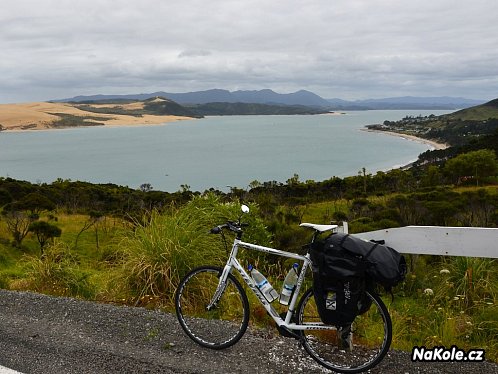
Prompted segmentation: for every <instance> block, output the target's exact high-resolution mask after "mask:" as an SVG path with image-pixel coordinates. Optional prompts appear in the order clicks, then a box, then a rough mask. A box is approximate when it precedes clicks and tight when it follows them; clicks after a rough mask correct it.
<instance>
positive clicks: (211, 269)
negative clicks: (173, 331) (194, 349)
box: [175, 266, 249, 349]
mask: <svg viewBox="0 0 498 374" xmlns="http://www.w3.org/2000/svg"><path fill="white" fill-rule="evenodd" d="M222 271H223V270H222V269H221V268H219V267H215V266H202V267H199V268H196V269H193V270H192V271H190V272H189V273H188V274H187V275H186V276H185V277H184V278H183V279H182V281H181V282H180V284H179V286H178V288H177V290H176V294H175V309H176V315H177V318H178V321H179V322H180V325H181V327H182V329H183V331H185V333H186V334H187V335H188V336H189V337H190V338H191V339H192V340H193V341H195V342H196V343H198V344H200V345H201V346H203V347H206V348H211V349H223V348H227V347H229V346H231V345H233V344H235V343H237V342H238V341H239V339H240V338H241V337H242V336H243V335H244V333H245V331H246V329H247V325H248V323H249V302H248V300H247V295H246V293H245V291H244V289H243V288H242V286H241V285H240V283H239V281H238V280H237V279H236V278H235V277H234V276H233V275H232V274H228V278H227V285H226V288H225V291H224V292H223V294H222V296H221V298H220V300H219V301H218V303H217V305H216V306H215V308H213V309H211V310H207V308H206V306H207V305H208V304H209V303H210V302H211V300H212V298H213V295H214V294H215V291H216V289H217V286H218V282H219V278H220V276H221V273H222Z"/></svg>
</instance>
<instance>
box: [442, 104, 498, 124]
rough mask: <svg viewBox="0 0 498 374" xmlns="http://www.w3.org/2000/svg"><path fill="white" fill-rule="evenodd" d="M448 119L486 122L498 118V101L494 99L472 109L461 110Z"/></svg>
mask: <svg viewBox="0 0 498 374" xmlns="http://www.w3.org/2000/svg"><path fill="white" fill-rule="evenodd" d="M447 117H449V118H451V119H460V120H473V121H484V120H487V119H490V118H498V99H494V100H491V101H488V102H487V103H484V104H482V105H477V106H474V107H471V108H467V109H463V110H459V111H458V112H455V113H452V114H450V115H448V116H447Z"/></svg>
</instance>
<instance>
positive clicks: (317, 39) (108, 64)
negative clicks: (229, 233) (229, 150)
mask: <svg viewBox="0 0 498 374" xmlns="http://www.w3.org/2000/svg"><path fill="white" fill-rule="evenodd" d="M497 16H498V1H497V0H468V1H463V0H462V1H461V0H410V1H408V0H407V1H404V0H364V1H359V0H317V1H306V0H300V1H292V0H283V1H279V0H271V1H270V0H250V1H246V0H232V1H229V0H196V1H194V0H176V1H169V0H134V1H127V0H112V1H110V0H100V1H96V0H83V1H79V0H1V8H0V53H1V54H0V103H13V102H29V101H44V100H50V99H58V98H67V97H72V96H75V95H92V94H127V93H149V92H154V91H167V92H188V91H197V90H205V89H211V88H223V89H227V90H231V91H233V90H239V89H241V90H248V89H249V90H254V89H263V88H270V89H273V90H274V91H276V92H280V93H288V92H294V91H297V90H300V89H305V90H309V91H312V92H315V93H317V94H318V95H320V96H322V97H324V98H342V99H348V100H352V99H366V98H384V97H394V96H406V95H410V96H460V97H465V98H472V99H486V100H488V99H494V98H497V97H498V22H497Z"/></svg>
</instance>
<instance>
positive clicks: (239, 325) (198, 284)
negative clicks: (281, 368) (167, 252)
mask: <svg viewBox="0 0 498 374" xmlns="http://www.w3.org/2000/svg"><path fill="white" fill-rule="evenodd" d="M242 212H243V213H249V208H248V207H247V206H245V205H243V206H242ZM241 217H242V215H241V216H239V219H238V221H236V222H234V221H228V222H227V223H225V224H222V225H219V226H216V227H214V228H213V229H211V233H214V234H219V233H221V234H223V230H226V229H227V230H229V231H231V232H233V233H235V239H234V241H233V245H232V248H231V252H230V255H229V257H228V260H227V262H226V264H225V266H224V267H223V268H221V267H217V266H201V267H198V268H196V269H193V270H192V271H190V272H189V273H188V274H187V275H186V276H185V277H184V278H183V279H182V281H181V282H180V284H179V286H178V289H177V291H176V294H175V308H176V314H177V317H178V321H179V322H180V325H181V327H182V329H183V330H184V331H185V333H186V334H187V335H188V336H189V337H190V338H191V339H192V340H193V341H195V342H196V343H198V344H200V345H201V346H203V347H206V348H211V349H223V348H227V347H229V346H231V345H233V344H235V343H236V342H237V341H239V340H240V338H242V336H243V335H244V333H245V332H246V329H247V326H248V323H249V301H248V298H247V295H246V292H245V290H244V288H243V287H242V285H241V283H240V282H239V280H238V279H237V278H236V277H235V276H234V274H233V273H234V270H235V271H236V272H238V273H239V274H240V276H241V278H242V280H243V281H244V282H245V283H246V285H247V286H248V288H249V289H250V290H251V291H252V292H253V293H254V294H255V295H256V297H257V299H258V300H259V302H260V303H261V304H262V305H263V307H264V308H265V309H266V311H267V312H268V314H269V315H270V316H271V317H272V318H273V320H274V321H275V323H276V325H277V328H278V330H279V332H280V333H281V334H282V335H284V336H287V337H293V338H296V339H298V340H299V342H300V343H301V345H302V346H303V347H304V349H305V350H306V351H307V352H308V354H309V355H310V356H311V357H312V358H313V359H314V360H315V361H317V362H318V363H319V364H321V365H322V366H324V367H326V368H328V369H330V370H334V371H337V372H342V373H359V372H362V371H365V370H368V369H370V368H372V367H374V366H375V365H377V364H378V363H379V362H380V361H381V360H382V359H383V358H384V356H385V355H386V353H387V352H388V350H389V347H390V344H391V339H392V323H391V317H390V315H389V312H388V310H387V308H386V306H385V304H384V302H383V301H382V299H381V298H380V296H379V295H378V294H377V293H376V292H373V291H372V290H368V289H367V291H366V296H367V297H368V298H369V299H370V301H371V307H370V309H369V310H368V311H367V312H365V313H364V314H361V315H358V316H357V317H356V318H355V320H354V322H353V323H352V325H351V326H350V329H349V328H348V329H343V328H339V329H338V328H337V327H335V326H332V325H325V324H324V323H322V321H321V320H320V317H319V315H318V312H317V307H316V304H315V299H314V297H313V288H310V289H308V290H307V291H305V292H304V293H303V295H302V296H301V298H300V299H299V302H298V297H299V294H300V291H301V287H302V285H303V283H304V281H305V276H306V272H307V270H308V269H311V259H310V255H309V253H306V255H299V254H297V253H292V252H286V251H281V250H278V249H275V248H270V247H264V246H260V245H256V244H252V243H248V242H243V241H242V235H243V227H245V226H247V224H246V223H242V222H241ZM300 226H301V227H306V228H310V229H312V230H314V233H313V237H312V239H311V242H312V243H313V242H314V241H315V240H316V238H317V237H318V236H319V235H320V234H322V233H325V232H330V231H334V230H335V231H337V227H338V226H337V225H316V224H311V223H302V224H301V225H300ZM223 237H224V236H223ZM240 248H244V249H248V250H255V251H260V252H264V253H270V254H272V255H277V256H282V257H287V258H292V259H294V260H297V261H300V262H302V266H301V270H300V271H299V274H298V280H297V284H296V286H295V289H294V292H293V294H292V296H291V298H290V301H289V305H288V307H287V311H286V312H285V313H282V315H280V314H279V313H278V312H277V311H276V310H275V308H274V307H273V305H272V304H271V303H270V302H268V301H267V300H266V298H265V297H264V295H263V293H262V292H261V291H260V289H259V288H258V287H257V286H256V283H255V282H254V280H253V279H252V277H251V276H250V275H249V274H248V273H247V272H246V271H245V269H244V268H243V267H242V265H241V264H240V263H239V261H238V260H237V254H238V251H239V249H240ZM296 305H297V309H295V307H296ZM344 334H347V336H344ZM344 339H349V340H348V345H347V346H346V347H345V346H344V344H343V343H344Z"/></svg>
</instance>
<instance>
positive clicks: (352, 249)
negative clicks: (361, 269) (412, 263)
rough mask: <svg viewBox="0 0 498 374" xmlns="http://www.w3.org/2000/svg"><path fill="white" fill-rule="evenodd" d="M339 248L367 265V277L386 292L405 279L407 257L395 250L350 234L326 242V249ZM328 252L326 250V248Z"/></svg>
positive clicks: (333, 237) (339, 234)
mask: <svg viewBox="0 0 498 374" xmlns="http://www.w3.org/2000/svg"><path fill="white" fill-rule="evenodd" d="M327 246H328V247H337V246H339V247H340V248H342V249H343V250H345V251H347V252H348V253H350V254H351V255H353V256H355V257H356V258H358V259H360V260H361V261H362V262H363V263H365V266H366V267H365V273H366V276H367V277H368V278H369V279H370V280H373V281H374V282H376V283H379V284H380V285H382V286H383V287H384V288H385V289H386V290H391V288H392V287H394V286H396V285H397V284H398V283H400V282H402V281H403V280H404V279H405V275H406V260H405V257H404V256H403V255H402V254H400V253H399V252H398V251H396V250H395V249H393V248H391V247H388V246H385V245H383V244H381V243H379V242H373V241H370V242H369V241H366V240H363V239H359V238H356V237H354V236H351V235H348V234H341V233H338V234H332V235H330V236H329V237H328V238H327V239H326V240H325V247H327ZM324 249H325V250H326V248H324Z"/></svg>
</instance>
